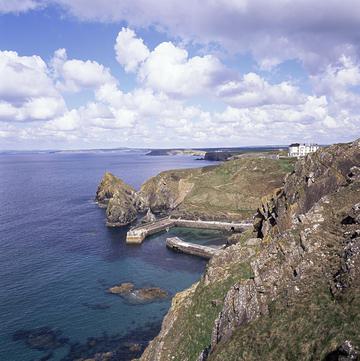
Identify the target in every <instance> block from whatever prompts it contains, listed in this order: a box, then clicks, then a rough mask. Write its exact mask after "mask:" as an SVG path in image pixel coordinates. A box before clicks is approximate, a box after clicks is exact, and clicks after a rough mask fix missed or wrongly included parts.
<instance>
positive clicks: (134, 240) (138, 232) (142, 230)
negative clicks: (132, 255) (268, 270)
mask: <svg viewBox="0 0 360 361" xmlns="http://www.w3.org/2000/svg"><path fill="white" fill-rule="evenodd" d="M251 226H252V224H251V223H250V222H220V221H203V220H190V219H182V218H171V217H166V218H161V219H159V220H157V221H155V222H151V223H147V224H144V225H141V226H137V227H133V228H131V229H130V230H129V231H128V232H127V235H126V243H130V244H141V243H142V242H143V241H144V239H145V238H146V237H148V236H150V235H152V234H155V233H158V232H161V231H164V230H168V229H170V228H172V227H187V228H203V229H213V230H223V231H229V232H243V231H244V230H246V229H248V228H249V227H251Z"/></svg>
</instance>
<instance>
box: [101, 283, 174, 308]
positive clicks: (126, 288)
mask: <svg viewBox="0 0 360 361" xmlns="http://www.w3.org/2000/svg"><path fill="white" fill-rule="evenodd" d="M108 292H109V293H111V294H114V295H119V296H122V297H123V298H124V299H125V300H126V301H128V302H130V303H135V304H137V303H149V302H154V301H158V300H161V299H165V298H167V297H168V293H167V292H166V291H164V290H162V289H161V288H159V287H145V288H138V289H136V288H135V286H134V284H132V283H130V282H126V283H122V284H120V285H118V286H114V287H111V288H109V289H108Z"/></svg>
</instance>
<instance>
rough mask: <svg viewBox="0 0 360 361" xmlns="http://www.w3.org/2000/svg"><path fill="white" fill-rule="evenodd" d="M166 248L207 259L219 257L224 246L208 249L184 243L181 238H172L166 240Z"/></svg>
mask: <svg viewBox="0 0 360 361" xmlns="http://www.w3.org/2000/svg"><path fill="white" fill-rule="evenodd" d="M166 246H167V247H169V248H171V249H173V250H174V251H177V252H182V253H186V254H191V255H193V256H198V257H202V258H206V259H210V258H211V257H213V256H215V255H217V254H218V253H219V251H220V250H221V249H223V247H224V246H220V247H217V248H215V247H208V246H201V245H200V244H196V243H190V242H184V241H183V240H182V239H180V238H179V237H171V238H167V239H166Z"/></svg>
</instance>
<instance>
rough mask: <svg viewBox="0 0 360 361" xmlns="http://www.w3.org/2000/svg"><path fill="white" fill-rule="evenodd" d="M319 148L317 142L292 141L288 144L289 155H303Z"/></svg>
mask: <svg viewBox="0 0 360 361" xmlns="http://www.w3.org/2000/svg"><path fill="white" fill-rule="evenodd" d="M318 149H319V146H318V145H317V144H299V143H293V144H290V145H289V153H288V155H289V157H297V158H299V157H305V155H306V154H309V153H313V152H316V151H317V150H318Z"/></svg>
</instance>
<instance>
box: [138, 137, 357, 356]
mask: <svg viewBox="0 0 360 361" xmlns="http://www.w3.org/2000/svg"><path fill="white" fill-rule="evenodd" d="M247 236H248V239H246V237H244V238H243V239H242V240H241V242H240V243H238V244H236V245H232V246H230V247H229V248H227V249H226V250H224V251H223V252H222V253H221V254H220V255H219V256H216V257H214V258H213V259H212V260H211V261H210V262H209V264H208V267H207V270H206V272H205V274H204V276H203V277H202V278H201V280H200V282H199V283H197V284H195V285H194V286H193V287H192V288H191V289H189V290H187V291H184V292H183V293H181V294H180V295H179V296H176V297H175V299H174V301H173V305H172V307H171V309H170V311H169V313H168V315H167V316H166V318H165V319H164V322H163V325H162V330H161V332H160V334H159V335H158V336H157V337H156V338H155V339H154V340H153V341H152V342H151V343H150V345H149V346H148V348H147V349H146V350H145V352H144V354H143V356H142V357H141V360H143V361H145V360H146V361H155V360H156V361H162V360H163V361H165V360H166V361H167V360H178V361H180V360H181V361H186V360H189V361H192V360H194V361H196V360H198V361H205V360H208V361H214V360H218V361H220V360H221V361H223V360H227V361H231V360H324V361H330V360H358V359H359V357H360V351H359V349H360V333H359V325H360V297H359V296H360V141H359V140H358V141H355V142H353V143H350V144H342V145H334V146H331V147H328V148H325V149H321V150H320V151H318V152H316V153H315V154H312V155H309V156H307V157H306V158H305V159H303V160H300V161H299V162H298V163H297V164H296V167H295V170H294V172H292V173H291V174H290V175H289V176H288V177H287V179H286V181H285V184H284V186H283V187H281V188H280V189H278V190H276V191H274V192H273V193H272V195H271V196H267V197H264V198H263V203H262V204H261V206H260V207H259V209H258V212H257V215H256V218H255V222H254V230H253V232H252V233H251V232H249V234H248V235H247Z"/></svg>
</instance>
